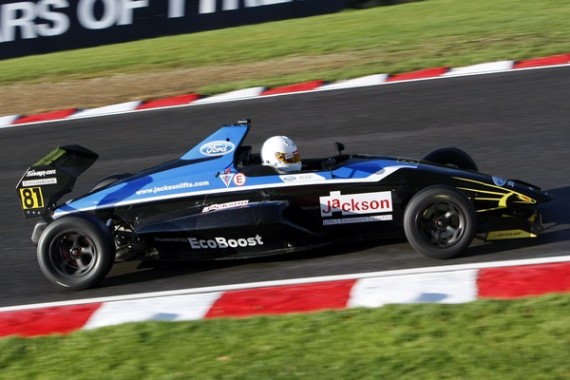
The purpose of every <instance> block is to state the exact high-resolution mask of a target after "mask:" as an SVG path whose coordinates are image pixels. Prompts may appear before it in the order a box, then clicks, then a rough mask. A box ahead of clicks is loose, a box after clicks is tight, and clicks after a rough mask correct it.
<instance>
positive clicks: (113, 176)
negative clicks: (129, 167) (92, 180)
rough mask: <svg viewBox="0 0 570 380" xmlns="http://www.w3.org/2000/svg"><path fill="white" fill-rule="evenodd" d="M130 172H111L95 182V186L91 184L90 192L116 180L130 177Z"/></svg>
mask: <svg viewBox="0 0 570 380" xmlns="http://www.w3.org/2000/svg"><path fill="white" fill-rule="evenodd" d="M130 176H131V174H130V173H115V174H111V175H109V176H107V177H105V178H103V179H101V180H100V181H99V182H97V184H95V186H93V189H91V193H92V192H94V191H97V190H99V189H102V188H104V187H107V186H109V185H110V184H112V183H115V182H117V181H120V180H121V179H123V178H127V177H130Z"/></svg>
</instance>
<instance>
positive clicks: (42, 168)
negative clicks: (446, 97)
mask: <svg viewBox="0 0 570 380" xmlns="http://www.w3.org/2000/svg"><path fill="white" fill-rule="evenodd" d="M250 127H251V126H250V122H249V120H243V121H238V122H236V123H234V124H232V125H227V126H223V127H221V128H220V129H218V130H217V131H215V132H214V133H212V134H211V135H210V136H209V137H207V138H206V139H204V140H203V141H201V142H199V143H198V144H197V145H196V146H195V147H193V148H192V149H190V150H189V151H188V152H187V153H185V154H184V155H182V156H181V157H180V158H179V159H176V160H173V161H170V162H167V163H164V164H161V165H158V166H156V167H153V168H150V169H147V170H143V171H141V172H139V173H136V174H114V175H111V176H109V177H107V178H104V179H102V180H101V181H100V182H99V183H98V184H97V185H95V187H94V188H93V189H92V190H91V191H90V192H89V193H87V194H84V195H81V196H79V197H76V198H73V199H70V200H68V201H67V202H64V203H61V204H58V201H59V200H60V199H61V198H62V196H63V195H64V194H66V193H68V192H70V191H71V190H72V189H73V186H74V184H75V181H76V179H77V177H78V176H79V175H80V174H81V173H83V172H84V171H85V170H86V169H87V168H89V167H90V166H91V165H92V164H93V162H95V160H96V159H97V157H98V155H97V154H95V153H93V152H91V151H90V150H88V149H86V148H83V147H81V146H78V145H73V146H63V147H58V148H56V149H55V150H54V151H52V152H51V153H49V154H48V155H47V156H45V157H44V158H42V159H41V160H39V161H38V162H37V163H36V164H34V165H33V166H31V167H30V168H29V169H28V170H26V172H25V173H24V176H23V177H22V179H21V180H20V182H19V183H18V185H17V193H18V196H19V198H20V204H21V207H22V210H23V213H24V216H25V217H26V218H32V217H41V220H40V221H39V222H38V223H37V224H36V226H35V228H34V231H33V234H32V241H33V242H34V243H35V244H36V245H37V257H38V261H39V265H40V268H41V270H42V272H43V273H44V275H45V276H46V277H47V278H48V279H49V280H50V281H51V282H53V283H55V284H58V285H60V286H63V287H66V288H73V289H83V288H88V287H91V286H94V285H95V284H97V283H98V282H100V281H101V280H102V279H103V278H104V277H105V276H106V275H107V274H108V272H109V270H110V268H111V266H112V265H113V263H114V262H119V261H126V260H147V261H155V260H226V259H237V258H253V257H259V256H267V255H280V254H286V253H290V252H295V251H299V250H306V249H312V248H317V247H322V246H324V245H327V244H335V243H341V242H351V241H355V240H362V239H377V238H382V237H390V238H394V237H397V236H402V237H403V236H405V237H406V238H407V240H408V242H409V243H410V244H411V246H412V247H413V248H414V249H415V250H416V251H418V252H420V253H422V254H424V255H427V256H430V257H433V258H438V259H447V258H452V257H455V256H457V255H459V254H460V253H461V252H463V251H464V250H465V249H466V248H467V247H468V246H469V245H470V243H471V242H472V240H473V238H474V236H475V234H481V235H482V236H483V237H484V238H485V239H487V240H498V239H512V238H528V237H536V236H538V234H539V232H540V231H541V229H542V226H541V222H542V221H541V219H542V218H541V215H540V213H539V211H538V209H537V204H539V203H541V202H546V201H549V200H550V199H551V196H550V195H549V194H548V193H546V192H543V191H541V190H540V188H538V187H536V186H533V185H530V184H528V183H525V182H522V181H519V180H510V179H509V180H507V179H502V178H499V177H495V176H490V175H486V174H482V173H480V172H478V169H477V165H476V164H475V162H474V161H473V159H472V158H471V157H470V156H469V155H467V154H466V153H465V152H463V151H462V150H460V149H458V148H440V149H437V150H435V151H433V152H431V153H429V154H427V155H426V156H425V157H424V158H423V159H422V160H410V159H402V158H394V157H384V156H377V155H361V154H345V153H343V151H344V147H343V146H342V144H341V143H337V150H338V152H335V154H334V155H333V156H331V157H326V158H319V159H311V158H309V159H306V158H303V160H302V161H301V162H302V164H301V165H302V166H301V165H300V170H296V171H292V172H279V171H278V170H276V169H275V168H273V167H271V166H267V165H264V164H262V162H261V157H260V154H259V153H254V152H252V149H251V146H247V145H243V141H244V139H245V137H246V135H247V133H248V131H249V129H250Z"/></svg>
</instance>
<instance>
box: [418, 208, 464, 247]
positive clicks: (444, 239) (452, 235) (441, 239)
mask: <svg viewBox="0 0 570 380" xmlns="http://www.w3.org/2000/svg"><path fill="white" fill-rule="evenodd" d="M417 224H418V227H419V231H421V235H422V237H423V238H424V239H425V240H426V241H427V242H428V243H429V244H431V245H432V246H434V247H438V248H447V247H450V246H453V245H455V244H456V243H458V242H459V241H460V240H461V237H462V236H463V234H464V232H465V224H466V217H465V214H464V213H463V212H462V211H461V209H460V208H459V207H457V205H455V204H453V203H449V202H437V203H432V204H429V205H428V206H427V207H425V208H424V209H423V210H422V212H420V213H419V214H418V219H417Z"/></svg>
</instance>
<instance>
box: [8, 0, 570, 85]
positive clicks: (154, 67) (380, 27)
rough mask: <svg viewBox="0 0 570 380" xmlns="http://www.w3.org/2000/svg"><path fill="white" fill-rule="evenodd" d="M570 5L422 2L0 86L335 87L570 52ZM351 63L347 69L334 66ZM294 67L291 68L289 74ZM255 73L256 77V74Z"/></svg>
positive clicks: (92, 60) (124, 52) (13, 70)
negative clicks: (142, 78) (284, 66)
mask: <svg viewBox="0 0 570 380" xmlns="http://www.w3.org/2000/svg"><path fill="white" fill-rule="evenodd" d="M568 20H570V2H568V1H567V0H542V1H525V0H477V1H473V0H426V1H422V2H417V3H409V4H402V5H397V6H391V7H377V8H373V9H369V10H351V11H345V12H341V13H338V14H331V15H324V16H319V17H313V18H305V19H298V20H288V21H282V22H274V23H267V24H261V25H254V26H248V27H242V28H232V29H226V30H219V31H210V32H204V33H196V34H189V35H182V36H175V37H168V38H158V39H152V40H146V41H140V42H133V43H127V44H118V45H113V46H106V47H98V48H90V49H82V50H77V51H72V52H63V53H56V54H49V55H43V56H33V57H25V58H20V59H12V60H5V61H0V84H8V83H14V82H21V81H24V82H40V81H48V82H49V81H62V80H67V79H74V78H92V77H97V76H107V75H113V74H116V73H137V72H148V71H164V70H173V69H187V68H200V67H201V68H208V67H215V66H228V67H231V66H236V65H246V67H247V65H251V64H253V63H256V62H276V61H279V60H283V59H286V58H295V57H304V58H306V59H307V60H311V59H315V58H317V57H324V59H325V60H326V59H327V57H330V61H332V62H333V66H334V67H330V65H329V67H326V68H323V69H319V68H315V67H312V68H310V69H307V70H306V71H304V70H302V69H301V70H300V71H297V70H296V69H298V68H295V67H291V71H290V72H280V73H275V72H272V71H271V70H269V71H265V70H259V71H256V70H253V69H252V70H251V72H247V70H246V72H247V73H245V74H243V75H241V76H240V77H239V79H232V80H226V81H223V82H222V83H220V82H215V83H210V84H207V85H205V86H203V87H202V88H200V89H193V90H195V91H200V92H202V93H213V92H220V91H227V90H231V89H235V88H243V87H244V86H258V85H264V86H275V85H280V84H285V83H294V82H298V81H302V80H306V79H315V78H319V79H325V80H338V79H345V78H350V77H355V76H360V75H366V74H376V73H398V72H405V71H411V70H415V69H421V68H425V67H433V66H442V65H447V66H462V65H469V64H474V63H480V62H487V61H494V60H505V59H524V58H529V57H537V56H544V55H551V54H557V53H568V52H570V42H569V41H570V27H569V25H570V24H569V22H568ZM339 55H340V56H342V57H344V58H347V59H348V60H347V61H342V60H339V62H338V65H336V66H335V65H334V62H335V61H336V60H337V59H338V57H339ZM292 66H295V65H292ZM254 71H255V72H254Z"/></svg>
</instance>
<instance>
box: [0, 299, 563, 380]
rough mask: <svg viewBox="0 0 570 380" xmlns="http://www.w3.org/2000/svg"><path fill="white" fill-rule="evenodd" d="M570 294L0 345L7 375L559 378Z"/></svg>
mask: <svg viewBox="0 0 570 380" xmlns="http://www.w3.org/2000/svg"><path fill="white" fill-rule="evenodd" d="M569 309H570V295H568V294H566V295H550V296H545V297H539V298H528V299H521V300H516V301H478V302H474V303H469V304H462V305H441V304H419V305H389V306H385V307H383V308H379V309H349V310H344V311H329V312H322V313H313V314H301V315H286V316H278V317H256V318H246V319H215V320H203V321H196V322H149V323H137V324H127V325H122V326H119V327H108V328H102V329H98V330H93V331H82V332H78V333H75V334H72V335H69V336H51V337H42V338H35V339H21V338H5V339H2V340H0V369H1V371H2V377H4V378H9V379H63V378H65V379H91V378H94V377H98V376H100V375H101V376H104V377H105V378H110V379H414V380H415V379H438V380H440V379H501V380H506V379H550V380H552V379H568V378H569V377H570V361H569V360H568V355H569V354H570V316H569V315H568V310H569Z"/></svg>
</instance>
